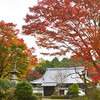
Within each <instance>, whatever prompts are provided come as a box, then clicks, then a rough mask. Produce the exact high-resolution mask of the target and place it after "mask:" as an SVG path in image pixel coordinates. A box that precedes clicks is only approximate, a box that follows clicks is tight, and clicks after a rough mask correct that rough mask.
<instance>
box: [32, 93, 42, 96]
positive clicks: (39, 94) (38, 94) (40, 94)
mask: <svg viewBox="0 0 100 100" xmlns="http://www.w3.org/2000/svg"><path fill="white" fill-rule="evenodd" d="M33 95H36V96H42V93H33Z"/></svg>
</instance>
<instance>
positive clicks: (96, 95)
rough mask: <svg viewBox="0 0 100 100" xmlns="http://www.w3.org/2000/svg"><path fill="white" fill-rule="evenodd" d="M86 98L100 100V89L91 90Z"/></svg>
mask: <svg viewBox="0 0 100 100" xmlns="http://www.w3.org/2000/svg"><path fill="white" fill-rule="evenodd" d="M86 96H87V97H88V98H90V100H100V89H97V88H96V89H91V90H90V91H88V93H87V94H86Z"/></svg>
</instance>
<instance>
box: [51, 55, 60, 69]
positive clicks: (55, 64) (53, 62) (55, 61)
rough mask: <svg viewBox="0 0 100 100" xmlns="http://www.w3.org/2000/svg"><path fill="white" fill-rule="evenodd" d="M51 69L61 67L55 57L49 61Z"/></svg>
mask: <svg viewBox="0 0 100 100" xmlns="http://www.w3.org/2000/svg"><path fill="white" fill-rule="evenodd" d="M51 67H52V68H57V67H61V63H60V61H59V60H58V58H57V57H55V58H54V59H53V60H52V61H51Z"/></svg>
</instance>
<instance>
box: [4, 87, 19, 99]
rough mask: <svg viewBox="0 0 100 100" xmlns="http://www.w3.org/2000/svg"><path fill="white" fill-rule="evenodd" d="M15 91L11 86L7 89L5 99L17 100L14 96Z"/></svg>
mask: <svg viewBox="0 0 100 100" xmlns="http://www.w3.org/2000/svg"><path fill="white" fill-rule="evenodd" d="M14 91H15V88H14V87H13V88H10V89H9V90H7V91H6V95H5V99H6V100H17V99H16V98H15V96H14Z"/></svg>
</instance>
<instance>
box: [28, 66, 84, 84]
mask: <svg viewBox="0 0 100 100" xmlns="http://www.w3.org/2000/svg"><path fill="white" fill-rule="evenodd" d="M83 70H84V67H69V68H47V70H46V73H45V74H44V76H43V77H42V78H40V79H38V80H34V81H31V82H30V83H31V84H41V86H56V84H57V83H65V84H68V83H83V80H82V79H81V78H80V77H79V75H78V74H76V72H79V73H80V74H82V71H83Z"/></svg>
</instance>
